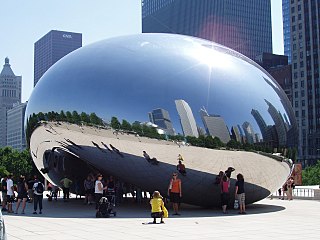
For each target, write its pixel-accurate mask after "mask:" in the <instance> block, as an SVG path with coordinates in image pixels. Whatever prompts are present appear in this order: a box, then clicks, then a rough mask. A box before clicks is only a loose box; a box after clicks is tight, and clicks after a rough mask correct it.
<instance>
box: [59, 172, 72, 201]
mask: <svg viewBox="0 0 320 240" xmlns="http://www.w3.org/2000/svg"><path fill="white" fill-rule="evenodd" d="M60 183H61V185H62V190H63V200H64V201H65V202H66V201H67V200H69V197H70V186H71V184H72V181H71V180H70V179H69V178H67V176H65V177H64V178H63V179H61V180H60Z"/></svg>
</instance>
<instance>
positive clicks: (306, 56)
mask: <svg viewBox="0 0 320 240" xmlns="http://www.w3.org/2000/svg"><path fill="white" fill-rule="evenodd" d="M287 2H288V3H289V13H290V37H291V38H290V39H291V54H292V58H291V64H292V77H293V79H292V84H293V96H292V98H293V108H294V111H295V115H296V119H297V122H298V126H299V147H298V155H299V156H298V160H299V161H301V162H302V163H304V164H305V165H309V164H315V163H316V162H317V160H318V159H319V158H320V84H319V51H320V44H319V42H320V34H319V28H320V23H319V21H318V20H319V19H320V12H319V9H320V2H319V1H316V0H309V1H297V0H295V1H287ZM288 3H287V4H288Z"/></svg>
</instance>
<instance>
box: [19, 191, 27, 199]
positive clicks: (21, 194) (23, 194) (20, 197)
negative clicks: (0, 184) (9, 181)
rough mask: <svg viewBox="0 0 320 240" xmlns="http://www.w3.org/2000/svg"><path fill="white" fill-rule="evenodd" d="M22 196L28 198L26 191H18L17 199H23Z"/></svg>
mask: <svg viewBox="0 0 320 240" xmlns="http://www.w3.org/2000/svg"><path fill="white" fill-rule="evenodd" d="M24 198H28V194H27V193H26V192H25V193H18V197H17V199H24Z"/></svg>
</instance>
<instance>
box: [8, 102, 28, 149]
mask: <svg viewBox="0 0 320 240" xmlns="http://www.w3.org/2000/svg"><path fill="white" fill-rule="evenodd" d="M26 107H27V103H17V104H14V105H13V108H12V109H10V110H8V111H7V145H8V146H11V147H12V148H14V149H16V150H19V151H22V150H24V149H25V148H26V138H25V133H24V113H25V111H26Z"/></svg>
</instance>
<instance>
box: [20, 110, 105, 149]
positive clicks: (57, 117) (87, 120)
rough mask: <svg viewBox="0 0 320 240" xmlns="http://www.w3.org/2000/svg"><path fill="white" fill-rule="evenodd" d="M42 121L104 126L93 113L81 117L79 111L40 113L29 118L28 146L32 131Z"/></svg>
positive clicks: (27, 127) (83, 113)
mask: <svg viewBox="0 0 320 240" xmlns="http://www.w3.org/2000/svg"><path fill="white" fill-rule="evenodd" d="M41 121H58V122H59V121H61V122H69V123H75V124H85V125H93V126H103V125H104V124H103V121H102V119H101V118H100V117H98V116H97V115H96V114H95V113H91V114H90V115H89V114H87V113H85V112H82V113H81V114H80V115H79V113H78V112H77V111H72V113H71V112H70V111H67V112H66V113H64V111H62V110H61V111H60V113H58V112H54V111H52V112H48V113H43V112H39V113H38V114H35V113H34V114H32V115H31V116H29V118H27V121H26V123H27V126H26V137H27V141H28V143H27V145H28V146H29V139H30V137H31V133H32V131H33V130H34V129H35V128H36V127H37V126H38V125H39V123H40V122H41Z"/></svg>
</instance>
